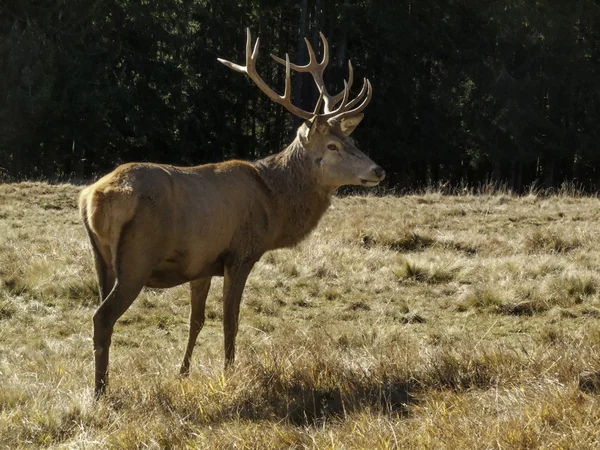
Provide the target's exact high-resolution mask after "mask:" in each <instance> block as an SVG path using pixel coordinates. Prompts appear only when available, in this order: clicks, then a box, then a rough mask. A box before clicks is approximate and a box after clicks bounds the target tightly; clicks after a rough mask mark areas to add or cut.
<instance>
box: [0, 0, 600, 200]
mask: <svg viewBox="0 0 600 450" xmlns="http://www.w3.org/2000/svg"><path fill="white" fill-rule="evenodd" d="M2 8H3V9H2V14H1V15H0V74H2V76H0V173H1V176H2V177H7V176H11V177H14V178H51V179H55V178H59V179H65V178H69V177H71V178H72V177H76V178H90V177H92V176H95V175H97V174H101V173H104V172H106V171H107V170H109V169H111V168H113V167H114V166H115V165H116V164H117V163H120V162H124V161H132V160H138V161H139V160H151V161H157V162H163V163H175V164H200V163H204V162H209V161H216V160H222V159H225V158H231V157H238V158H243V159H254V158H259V157H262V156H265V155H267V154H269V153H273V152H276V151H279V150H280V149H281V148H282V147H283V146H285V144H286V143H287V142H288V141H289V139H290V138H291V137H292V136H293V134H294V126H293V125H294V124H297V121H295V120H293V118H292V117H290V115H289V114H288V113H284V112H283V111H282V110H281V108H280V107H279V106H275V105H273V104H272V103H271V102H270V101H269V100H268V99H267V98H266V97H265V96H264V95H262V94H260V92H259V90H258V89H256V88H255V87H254V86H253V85H252V84H251V83H250V82H248V80H246V79H244V77H243V76H242V75H240V74H237V73H233V72H231V71H229V70H228V69H227V68H225V67H223V66H220V65H219V64H218V63H217V62H216V58H217V57H218V56H219V57H225V58H227V59H231V60H235V61H237V60H241V58H243V52H244V48H243V46H244V33H243V29H244V28H245V27H250V28H251V29H252V31H253V32H254V34H255V35H260V36H261V37H262V57H261V62H260V70H261V73H262V74H263V76H264V78H265V79H266V81H267V82H268V83H270V84H272V85H274V86H277V87H278V88H279V89H281V86H282V85H283V73H282V70H281V68H280V67H279V66H278V65H277V64H275V63H274V62H273V61H272V60H270V59H269V58H268V57H267V55H268V54H269V53H273V54H279V55H281V54H284V53H286V52H289V53H290V56H291V58H292V60H300V61H305V60H306V58H307V55H306V50H305V48H304V46H303V43H302V41H301V38H302V37H303V36H304V35H306V36H308V37H309V38H310V39H311V40H312V41H313V42H314V43H315V44H316V43H317V42H318V31H319V30H323V31H324V33H325V34H326V35H327V37H328V38H329V41H330V43H331V45H332V62H331V64H330V67H329V69H328V74H327V79H328V80H329V82H332V84H333V85H334V86H332V87H335V88H338V89H339V88H340V87H341V86H342V83H341V80H342V78H343V77H345V76H347V74H346V66H345V61H346V59H347V58H349V57H351V58H352V60H353V63H354V66H355V69H356V73H357V75H358V76H359V77H361V76H367V77H369V78H370V79H371V80H372V82H373V85H374V88H375V96H374V99H373V102H372V105H370V106H369V109H368V110H367V114H366V119H365V121H364V123H363V124H362V125H361V127H359V129H358V130H357V132H356V134H357V138H358V140H359V142H360V143H361V145H362V148H364V149H365V150H366V151H367V152H370V153H371V154H373V155H376V157H375V159H376V160H377V161H378V162H379V163H380V164H381V165H383V166H384V167H385V168H386V170H387V172H388V173H389V177H388V185H390V186H391V185H394V186H400V187H405V188H406V187H409V188H417V187H422V186H425V185H438V184H439V183H450V184H451V185H458V184H460V183H463V184H466V185H470V186H474V185H481V184H485V183H487V182H490V180H491V181H492V182H493V183H498V184H500V183H504V184H507V185H508V186H509V187H510V189H512V190H514V191H518V192H520V191H521V190H522V189H523V186H526V185H531V184H533V183H538V184H539V185H542V186H544V187H547V188H548V187H554V186H560V185H561V184H562V183H563V182H565V181H575V182H576V183H577V184H578V185H580V186H581V187H582V188H583V189H586V190H590V189H591V190H596V189H598V186H599V181H600V175H599V173H598V172H597V171H596V167H597V166H598V163H599V162H600V153H599V152H598V151H597V148H596V147H597V142H598V141H599V138H600V136H599V135H598V134H599V131H598V130H600V126H599V125H600V91H599V90H598V88H597V80H598V79H599V78H600V53H599V52H600V6H599V5H598V3H597V2H596V1H594V0H579V1H577V2H575V3H569V2H556V1H551V0H541V1H536V2H533V1H524V0H513V1H509V2H492V1H489V0H484V1H474V0H442V1H438V0H424V1H419V2H414V1H412V0H398V1H394V2H390V1H383V0H303V1H301V2H292V1H290V0H282V1H279V2H275V1H273V0H240V1H237V2H232V1H229V0H228V1H222V2H215V1H210V0H165V1H161V2H150V1H141V2H139V1H136V2H134V1H129V0H110V1H99V0H92V1H90V0H86V1H83V0H73V1H70V2H65V1H64V0H31V1H22V0H17V1H13V2H8V3H7V4H5V5H4V6H3V7H2ZM295 83H296V84H295V85H296V88H295V89H294V93H295V95H296V96H297V98H296V102H297V103H299V104H301V105H303V106H305V107H307V106H308V105H310V104H311V102H314V101H316V92H315V89H314V87H313V86H312V82H311V81H310V79H307V78H301V79H300V81H297V82H295ZM357 84H359V83H357Z"/></svg>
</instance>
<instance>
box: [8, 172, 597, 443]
mask: <svg viewBox="0 0 600 450" xmlns="http://www.w3.org/2000/svg"><path fill="white" fill-rule="evenodd" d="M77 192H78V188H77V187H74V186H70V185H59V186H50V185H47V184H42V183H24V184H18V185H0V341H1V342H2V345H0V447H2V448H4V447H6V448H31V447H34V448H36V447H37V448H49V447H50V448H140V447H150V448H224V449H225V448H305V447H309V448H319V449H320V448H431V449H438V448H537V447H544V448H578V449H579V448H597V447H598V443H599V441H598V423H599V422H600V413H599V411H600V401H599V400H600V321H599V319H600V296H599V292H598V290H599V286H600V284H599V283H600V278H599V275H598V267H599V266H600V240H599V239H598V237H599V234H600V229H599V228H598V223H599V222H600V208H599V206H600V202H599V201H598V199H596V198H585V197H582V196H580V195H579V196H577V197H572V196H569V195H568V193H567V192H562V191H561V192H560V193H559V195H556V196H553V197H543V196H541V195H539V194H538V193H535V192H532V193H531V194H530V195H528V196H526V197H522V198H517V197H512V196H511V195H509V194H508V193H506V192H505V193H502V192H500V193H498V192H495V193H491V192H483V193H482V195H470V194H469V195H463V196H453V197H449V196H443V195H440V194H439V193H437V192H426V193H424V194H423V195H415V196H406V197H382V198H374V197H348V198H342V199H335V200H334V202H333V205H332V208H331V209H330V211H329V212H328V213H327V214H326V216H325V217H324V218H323V221H322V222H321V224H320V225H319V227H318V228H317V230H315V232H314V233H313V235H312V236H311V237H310V238H309V239H308V240H307V241H306V242H304V243H302V244H301V245H299V246H298V247H297V248H295V249H287V250H280V251H276V252H272V253H270V254H267V255H265V256H264V257H263V259H262V260H261V262H260V263H259V264H258V265H257V266H256V267H255V269H254V271H253V273H252V274H251V276H250V279H249V281H248V284H247V287H246V291H245V295H244V302H243V305H242V312H241V324H240V332H239V335H238V359H237V363H236V367H235V368H234V369H233V371H231V372H228V373H224V372H223V369H222V366H223V350H222V346H223V344H222V341H223V335H222V325H221V321H222V308H221V304H220V289H221V288H222V281H221V280H220V279H216V280H214V282H213V286H212V289H211V292H210V294H209V298H208V303H207V321H206V325H205V329H204V330H203V331H202V333H201V334H200V337H199V339H198V344H197V347H196V350H195V353H194V358H193V361H192V368H191V375H190V377H189V378H188V379H180V378H179V377H178V376H177V373H178V368H179V364H180V363H181V358H182V356H183V350H184V347H185V344H186V339H187V320H188V314H189V309H188V302H189V298H188V296H189V292H188V288H187V286H182V287H178V288H174V289H170V290H146V291H144V292H143V293H142V294H141V295H140V298H138V300H137V301H136V302H135V303H134V305H133V306H132V307H131V308H130V310H129V311H128V312H127V313H126V314H125V315H124V316H123V318H122V319H121V320H120V321H119V322H118V323H117V326H116V329H115V333H114V336H113V344H112V353H111V375H110V389H109V392H108V394H107V396H106V397H105V398H104V399H102V400H101V401H99V402H95V401H94V400H93V395H92V379H93V364H92V362H93V356H92V344H91V331H92V330H91V317H92V314H93V312H94V309H95V307H96V306H97V301H98V300H97V287H96V281H95V275H94V272H93V263H92V258H91V254H90V251H89V247H88V243H87V240H86V237H85V235H84V231H83V228H82V226H81V224H80V223H79V218H78V216H77V211H76V198H77Z"/></svg>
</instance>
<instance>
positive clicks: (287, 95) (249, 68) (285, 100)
mask: <svg viewBox="0 0 600 450" xmlns="http://www.w3.org/2000/svg"><path fill="white" fill-rule="evenodd" d="M246 35H247V37H246V65H245V66H240V65H238V64H234V63H232V62H230V61H227V60H224V59H221V58H217V59H218V61H219V62H220V63H223V64H225V65H226V66H227V67H229V68H230V69H233V70H235V71H237V72H242V73H246V74H248V76H249V77H250V79H251V80H252V81H254V83H255V84H256V85H257V86H258V87H259V88H260V90H261V91H263V92H264V93H265V94H267V96H268V97H269V98H270V99H271V100H273V101H274V102H276V103H279V104H280V105H282V106H284V107H285V109H287V110H288V111H289V112H291V113H292V114H295V115H296V116H298V117H302V118H303V119H310V118H311V117H313V116H314V115H315V114H317V113H318V110H315V112H313V113H311V112H308V111H305V110H303V109H301V108H298V107H297V106H295V105H293V104H292V100H291V84H292V83H291V81H290V59H289V57H288V55H285V62H284V64H285V90H284V93H283V95H279V94H277V92H275V91H274V90H273V89H271V88H270V87H269V86H268V85H267V83H265V82H264V80H263V79H262V78H261V77H260V75H259V74H258V72H257V71H256V58H257V57H258V43H259V42H260V38H257V39H256V43H255V44H254V50H252V49H251V44H252V36H251V35H250V28H246ZM322 95H323V93H322V92H321V96H322ZM321 101H322V100H321V99H319V102H318V103H317V107H319V108H320V106H321Z"/></svg>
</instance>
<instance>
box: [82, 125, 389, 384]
mask: <svg viewBox="0 0 600 450" xmlns="http://www.w3.org/2000/svg"><path fill="white" fill-rule="evenodd" d="M337 128H339V127H337ZM337 128H336V127H332V126H331V125H328V124H326V123H319V121H318V119H315V120H314V121H312V122H308V123H306V124H304V125H303V126H301V127H300V129H299V130H298V137H297V138H296V139H295V140H294V142H293V143H292V144H291V145H290V146H289V147H288V148H287V149H286V150H284V151H283V152H281V153H279V154H276V155H273V156H270V157H268V158H266V159H263V160H260V161H257V162H255V163H250V162H244V161H228V162H223V163H219V164H206V165H202V166H197V167H174V166H165V165H158V164H149V163H131V164H125V165H122V166H120V167H118V168H117V169H115V170H114V171H113V172H111V173H110V174H108V175H106V176H105V177H103V178H101V179H100V180H98V181H97V182H96V183H94V184H93V185H91V186H89V187H87V188H85V189H84V190H83V191H82V192H81V195H80V199H79V208H80V213H81V216H82V219H83V222H84V224H85V227H86V230H87V232H88V235H89V237H90V240H91V243H92V249H93V253H94V260H95V264H96V271H97V274H98V282H99V286H100V294H101V297H102V304H101V305H100V307H99V308H98V311H97V312H96V314H95V315H94V352H95V359H96V385H95V392H96V394H97V395H99V394H101V393H102V392H103V391H104V389H105V386H106V384H107V373H108V351H109V347H110V341H111V336H112V330H113V326H114V323H115V322H116V320H117V319H118V318H119V317H120V316H121V315H122V314H123V313H124V312H125V311H126V310H127V308H129V306H130V305H131V303H132V302H133V301H134V300H135V298H136V297H137V295H138V294H139V292H140V291H141V289H142V288H143V287H144V286H150V287H158V288H167V287H172V286H176V285H179V284H182V283H186V282H190V283H191V289H192V296H191V297H192V312H191V316H190V336H189V340H188V346H187V349H186V353H185V356H184V361H183V363H182V366H181V373H182V374H184V375H185V374H187V373H188V372H189V360H190V357H191V354H192V350H193V347H194V343H195V341H196V337H197V335H198V333H199V331H200V329H201V328H202V325H203V324H204V306H205V301H206V296H207V294H208V289H209V287H210V279H211V277H212V276H224V286H223V305H224V306H223V307H224V314H223V326H224V335H225V359H226V365H231V364H232V363H233V360H234V355H235V336H236V333H237V324H238V316H239V305H240V300H241V295H242V291H243V289H244V285H245V283H246V279H247V277H248V275H249V273H250V270H251V269H252V266H253V265H254V263H255V262H256V261H258V260H259V258H260V257H261V256H262V255H263V254H264V253H265V252H266V251H268V250H272V249H276V248H281V247H287V246H292V245H294V244H296V243H297V242H299V241H300V240H301V239H303V238H304V237H305V236H307V235H308V233H309V232H310V231H311V230H312V229H313V228H314V227H315V226H316V225H317V223H318V222H319V219H320V218H321V216H322V215H323V213H324V212H325V210H326V209H327V207H328V206H329V204H330V200H331V196H332V194H333V192H334V190H335V189H336V188H337V187H338V186H339V185H341V184H350V183H355V184H360V183H362V184H365V183H367V182H368V183H375V184H376V183H377V182H378V181H379V180H380V179H382V175H381V173H380V172H377V171H376V170H375V169H379V170H380V168H378V167H377V166H376V165H375V164H374V163H373V162H372V161H371V160H370V159H369V158H367V157H366V156H365V155H364V154H362V153H361V152H360V151H359V150H358V149H356V147H354V145H353V143H352V141H351V140H350V139H349V138H347V137H346V136H344V135H343V134H341V132H340V131H339V129H337ZM332 142H333V143H335V145H336V146H337V147H335V150H330V149H327V145H328V144H329V145H331V143H332ZM374 173H375V174H376V173H379V175H374ZM365 180H367V181H365Z"/></svg>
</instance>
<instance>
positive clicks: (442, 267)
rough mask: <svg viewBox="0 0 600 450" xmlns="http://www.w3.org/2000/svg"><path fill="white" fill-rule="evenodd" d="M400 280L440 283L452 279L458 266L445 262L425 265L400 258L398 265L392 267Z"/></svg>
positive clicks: (457, 271) (455, 275)
mask: <svg viewBox="0 0 600 450" xmlns="http://www.w3.org/2000/svg"><path fill="white" fill-rule="evenodd" d="M393 272H394V275H395V276H396V277H397V278H398V279H400V280H414V281H418V282H423V283H430V284H442V283H449V282H451V281H454V280H455V279H456V278H457V276H458V274H459V268H458V267H456V266H452V265H448V264H445V263H433V262H432V263H429V264H427V265H425V264H420V263H416V262H412V261H410V260H407V259H401V260H400V261H399V266H397V267H396V268H394V269H393Z"/></svg>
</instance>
